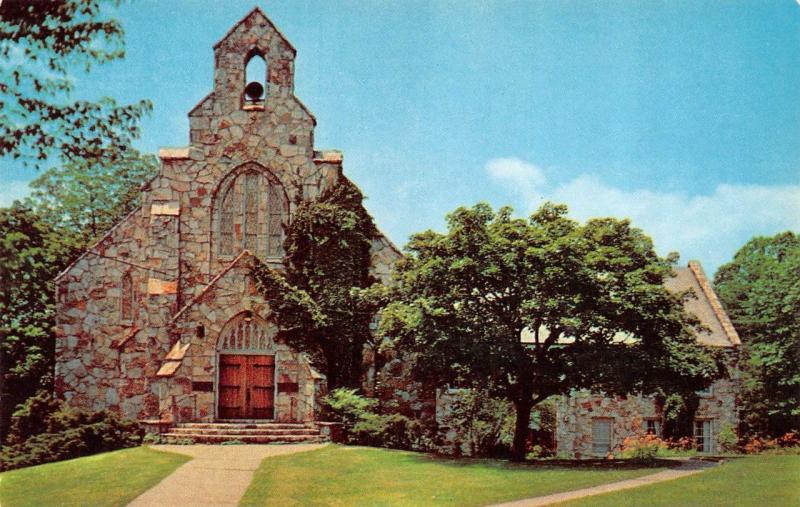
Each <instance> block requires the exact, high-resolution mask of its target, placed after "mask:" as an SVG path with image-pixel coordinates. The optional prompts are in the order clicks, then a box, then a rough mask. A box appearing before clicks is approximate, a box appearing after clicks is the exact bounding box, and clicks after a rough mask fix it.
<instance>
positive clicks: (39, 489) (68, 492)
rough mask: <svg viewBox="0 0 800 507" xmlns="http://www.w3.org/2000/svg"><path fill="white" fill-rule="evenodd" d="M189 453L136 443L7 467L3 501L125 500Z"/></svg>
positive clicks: (0, 489)
mask: <svg viewBox="0 0 800 507" xmlns="http://www.w3.org/2000/svg"><path fill="white" fill-rule="evenodd" d="M189 459H190V458H189V457H188V456H183V455H180V454H172V453H167V452H160V451H155V450H153V449H149V448H147V447H136V448H133V449H123V450H121V451H114V452H107V453H103V454H96V455H94V456H87V457H85V458H77V459H71V460H68V461H61V462H58V463H48V464H46V465H39V466H35V467H29V468H22V469H19V470H12V471H10V472H3V473H2V474H0V505H2V506H3V507H20V506H27V505H30V506H47V505H59V506H62V505H63V506H68V505H91V506H93V507H98V506H107V505H108V506H111V505H114V506H117V505H118V506H123V505H127V504H128V503H129V502H130V501H131V500H133V499H134V498H136V497H137V496H139V495H140V494H142V493H143V492H144V491H146V490H148V489H150V488H151V487H153V486H154V485H156V484H157V483H158V482H159V481H160V480H161V479H163V478H164V477H166V476H167V475H169V474H170V473H172V471H173V470H175V469H176V468H178V467H179V466H180V465H182V464H183V463H185V462H186V461H189Z"/></svg>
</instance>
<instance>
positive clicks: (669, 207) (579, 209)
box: [485, 158, 800, 274]
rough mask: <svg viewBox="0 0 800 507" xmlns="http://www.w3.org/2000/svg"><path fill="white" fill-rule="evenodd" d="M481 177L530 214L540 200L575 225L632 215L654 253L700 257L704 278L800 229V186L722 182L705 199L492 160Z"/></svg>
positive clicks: (529, 165) (515, 162)
mask: <svg viewBox="0 0 800 507" xmlns="http://www.w3.org/2000/svg"><path fill="white" fill-rule="evenodd" d="M485 168H486V172H487V173H488V174H489V176H490V177H491V178H492V179H493V180H494V181H497V182H498V183H501V184H503V185H505V186H506V187H508V188H509V190H511V191H512V192H514V193H517V194H518V195H519V196H520V197H522V198H523V199H524V200H525V204H526V206H528V208H529V209H528V211H531V210H533V209H535V208H536V207H537V206H538V205H539V204H541V203H542V202H543V201H545V200H550V201H553V202H558V203H565V204H567V205H568V206H569V209H570V215H571V216H573V217H574V218H576V219H578V220H586V219H587V218H591V217H598V216H614V217H618V218H630V219H631V221H632V222H633V224H634V225H635V226H637V227H640V228H642V229H643V230H644V231H645V232H646V233H647V234H649V235H650V236H651V237H652V238H653V241H654V242H655V245H656V248H657V250H658V251H659V253H660V254H662V255H663V254H666V253H667V252H670V251H678V252H680V253H681V258H682V260H683V261H686V260H688V259H695V258H697V259H700V260H701V261H703V263H704V265H705V267H706V269H707V270H708V271H709V274H711V273H713V271H715V270H716V268H717V267H719V265H720V264H722V263H724V262H727V261H729V260H730V259H731V258H732V257H733V254H734V253H735V252H736V250H738V249H739V247H741V246H742V245H743V244H744V242H746V241H747V240H748V239H749V238H750V237H752V236H755V235H772V234H775V233H777V232H780V231H784V230H787V229H789V230H800V185H784V186H764V185H730V184H720V185H717V187H716V188H715V189H714V191H713V192H711V193H709V194H706V195H688V194H686V193H680V192H666V191H658V190H648V189H635V190H623V189H620V188H616V187H613V186H611V185H608V184H606V183H604V182H603V181H602V180H601V179H600V178H599V177H597V176H594V175H589V174H584V175H581V176H578V177H576V178H574V179H572V180H570V181H567V182H566V183H562V184H558V185H553V184H549V183H548V181H547V177H546V174H545V173H544V172H543V171H541V170H540V169H538V168H537V167H536V166H535V165H533V164H530V163H528V162H525V161H522V160H519V159H509V158H503V159H494V160H490V161H489V162H487V164H486V167H485Z"/></svg>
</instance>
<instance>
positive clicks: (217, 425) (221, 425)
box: [174, 422, 317, 430]
mask: <svg viewBox="0 0 800 507" xmlns="http://www.w3.org/2000/svg"><path fill="white" fill-rule="evenodd" d="M174 427H175V428H193V429H203V430H206V429H229V428H230V429H242V430H244V429H248V430H249V429H255V430H295V429H300V430H309V429H310V430H316V429H317V427H316V425H315V424H313V423H311V424H305V423H276V422H258V423H251V422H230V423H228V422H213V423H178V424H177V425H175V426H174Z"/></svg>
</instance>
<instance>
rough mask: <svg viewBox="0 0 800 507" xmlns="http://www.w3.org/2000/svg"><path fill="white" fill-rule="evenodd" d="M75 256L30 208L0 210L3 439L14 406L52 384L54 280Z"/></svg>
mask: <svg viewBox="0 0 800 507" xmlns="http://www.w3.org/2000/svg"><path fill="white" fill-rule="evenodd" d="M73 254H74V250H73V249H72V248H71V247H70V246H69V245H68V244H65V243H64V242H63V241H62V236H61V235H60V234H59V233H58V230H56V229H54V228H53V227H52V226H50V225H49V224H47V223H45V222H44V221H42V220H41V219H40V218H39V217H38V216H37V215H36V214H35V213H34V212H33V211H32V210H31V209H30V208H28V207H26V206H23V205H21V204H19V203H16V204H15V205H14V206H12V207H11V208H0V281H1V283H2V287H3V290H2V291H0V337H2V342H0V367H1V371H0V373H2V391H0V397H2V404H0V430H2V431H0V441H2V440H1V438H5V435H6V432H7V428H8V424H9V421H10V417H11V412H12V411H13V410H14V407H15V406H16V405H17V404H19V403H22V402H23V401H25V399H26V398H28V397H29V396H32V395H33V394H34V393H35V392H36V391H37V390H38V389H40V388H50V387H51V385H52V380H53V377H52V368H53V355H54V352H55V351H54V348H53V343H54V341H53V336H52V328H53V325H54V324H55V322H54V310H55V309H54V300H53V292H54V290H55V288H54V284H53V279H54V278H55V276H56V274H58V272H59V271H60V270H61V269H63V267H64V266H65V265H66V262H68V261H69V259H70V258H71V257H72V256H73Z"/></svg>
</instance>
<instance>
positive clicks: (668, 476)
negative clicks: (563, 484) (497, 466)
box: [492, 460, 718, 507]
mask: <svg viewBox="0 0 800 507" xmlns="http://www.w3.org/2000/svg"><path fill="white" fill-rule="evenodd" d="M717 464H718V463H713V462H712V463H710V462H706V461H699V460H684V461H683V462H682V463H681V465H680V466H679V467H677V468H672V469H670V470H664V471H663V472H656V473H654V474H650V475H645V476H642V477H639V478H637V479H628V480H626V481H619V482H612V483H610V484H602V485H600V486H594V487H592V488H583V489H576V490H574V491H565V492H563V493H554V494H552V495H547V496H537V497H534V498H526V499H524V500H515V501H513V502H507V503H502V504H497V505H494V506H492V507H541V506H544V505H553V504H557V503H561V502H566V501H568V500H575V499H578V498H585V497H587V496H594V495H602V494H603V493H611V492H612V491H621V490H623V489H630V488H638V487H640V486H647V485H649V484H655V483H657V482H664V481H671V480H674V479H680V478H681V477H687V476H689V475H694V474H699V473H700V472H702V471H703V470H705V469H707V468H711V467H714V466H716V465H717Z"/></svg>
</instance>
